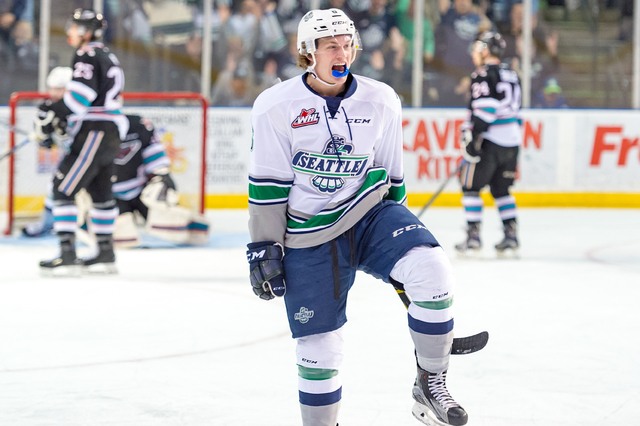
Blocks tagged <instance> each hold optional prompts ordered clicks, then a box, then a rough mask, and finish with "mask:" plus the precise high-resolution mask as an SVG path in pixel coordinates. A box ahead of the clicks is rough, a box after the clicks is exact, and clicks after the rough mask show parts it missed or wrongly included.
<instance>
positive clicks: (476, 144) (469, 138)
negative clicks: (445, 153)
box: [460, 129, 482, 164]
mask: <svg viewBox="0 0 640 426" xmlns="http://www.w3.org/2000/svg"><path fill="white" fill-rule="evenodd" d="M460 139H461V140H460V146H461V148H462V158H464V159H465V160H466V161H467V162H468V163H472V164H474V163H477V162H479V161H480V155H481V154H482V136H480V135H478V136H476V137H475V138H474V137H473V133H472V132H471V130H469V129H466V130H463V131H462V133H461V138H460Z"/></svg>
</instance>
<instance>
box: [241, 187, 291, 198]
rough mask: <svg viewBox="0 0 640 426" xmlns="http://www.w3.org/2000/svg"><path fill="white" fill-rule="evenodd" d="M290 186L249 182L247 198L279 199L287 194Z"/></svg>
mask: <svg viewBox="0 0 640 426" xmlns="http://www.w3.org/2000/svg"><path fill="white" fill-rule="evenodd" d="M290 189H291V187H288V186H287V187H283V186H270V185H266V186H265V185H253V184H251V183H250V184H249V198H250V199H252V200H259V201H269V200H280V199H283V198H287V197H288V196H289V190H290Z"/></svg>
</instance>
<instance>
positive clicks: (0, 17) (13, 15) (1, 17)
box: [0, 0, 33, 45]
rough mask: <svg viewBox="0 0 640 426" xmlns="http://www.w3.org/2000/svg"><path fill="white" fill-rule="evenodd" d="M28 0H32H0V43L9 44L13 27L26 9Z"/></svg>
mask: <svg viewBox="0 0 640 426" xmlns="http://www.w3.org/2000/svg"><path fill="white" fill-rule="evenodd" d="M28 1H33V0H0V43H3V44H5V45H10V44H11V37H12V34H11V33H12V31H13V27H14V26H15V25H16V23H17V22H18V21H19V18H20V17H21V16H22V15H23V13H24V12H25V11H26V10H27V6H28ZM32 4H33V3H32ZM32 10H33V9H32Z"/></svg>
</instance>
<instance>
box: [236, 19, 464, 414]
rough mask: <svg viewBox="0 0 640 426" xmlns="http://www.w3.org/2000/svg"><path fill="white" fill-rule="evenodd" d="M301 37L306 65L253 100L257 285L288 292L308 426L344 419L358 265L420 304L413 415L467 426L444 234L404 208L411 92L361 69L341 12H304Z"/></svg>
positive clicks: (262, 293) (253, 275) (415, 306)
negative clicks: (345, 361) (456, 387)
mask: <svg viewBox="0 0 640 426" xmlns="http://www.w3.org/2000/svg"><path fill="white" fill-rule="evenodd" d="M297 47H298V52H299V57H298V65H300V66H301V67H302V68H303V69H305V70H306V72H305V73H304V74H303V75H302V76H300V77H296V78H292V79H290V80H287V81H284V82H282V83H279V84H277V85H275V86H273V87H271V88H269V89H267V90H265V91H264V92H263V93H262V94H261V95H260V96H259V97H258V99H257V100H256V102H255V104H254V106H253V110H252V126H253V141H252V144H251V154H250V163H249V215H250V218H249V231H250V236H251V241H252V242H251V243H250V244H248V251H247V259H248V261H249V264H250V282H251V285H252V287H253V291H254V293H255V294H256V295H257V296H259V297H260V298H261V299H264V300H270V299H273V298H274V297H284V302H285V304H286V311H287V318H288V321H289V327H290V329H291V332H292V336H293V338H294V339H295V340H296V347H297V351H296V352H297V364H298V391H299V392H298V395H299V402H300V409H301V415H302V424H303V425H304V426H335V425H336V424H337V421H338V412H339V405H340V401H341V398H342V385H341V376H340V374H339V369H340V365H341V361H342V356H343V341H342V340H343V335H342V327H343V325H344V324H345V323H346V314H345V309H346V302H347V295H348V292H349V289H350V288H351V286H352V285H353V284H354V281H355V276H356V271H358V270H361V271H364V272H366V273H368V274H371V275H372V276H374V277H377V278H379V279H381V280H383V281H385V282H395V283H400V284H396V285H402V286H403V287H404V289H405V291H406V293H407V294H408V295H409V296H410V298H411V299H412V300H413V302H412V303H411V304H410V306H409V310H408V325H409V333H410V335H411V337H412V339H413V343H414V346H415V347H414V348H413V349H415V355H416V360H417V378H416V380H415V385H414V388H413V398H414V399H415V403H414V408H413V413H414V415H415V416H416V418H418V419H419V420H420V421H422V422H423V423H425V424H432V422H431V420H429V419H430V418H433V419H436V420H434V422H437V424H445V425H464V424H466V423H467V413H466V412H465V410H464V409H463V408H462V407H461V406H460V405H459V404H458V403H457V402H456V401H455V400H454V399H453V398H452V397H451V395H450V394H449V392H448V390H447V387H446V376H447V369H448V367H449V356H450V351H451V347H452V341H453V312H452V302H453V281H454V278H453V274H452V270H451V265H450V262H449V260H448V258H447V256H446V254H445V253H444V251H443V249H442V248H441V247H440V245H439V244H438V242H437V240H436V239H435V237H434V236H433V235H432V234H431V233H430V232H429V231H428V230H427V228H426V227H425V225H424V224H422V223H421V222H420V220H419V219H418V218H416V216H415V215H414V214H413V213H411V211H410V210H409V209H407V208H406V206H405V203H406V193H405V185H404V177H403V173H404V171H403V163H402V155H403V152H402V109H401V104H400V100H399V98H398V96H397V95H396V93H395V92H394V91H393V89H391V88H390V87H389V86H387V85H385V84H383V83H380V82H377V81H375V80H372V79H369V78H365V77H362V76H359V75H353V74H351V73H350V71H349V68H350V67H351V65H352V63H353V61H354V60H355V58H356V52H357V50H359V49H360V40H359V37H358V33H357V31H356V29H355V27H354V24H353V22H352V21H351V19H349V18H348V17H347V16H346V15H345V14H344V13H343V12H342V11H341V10H338V9H328V10H312V11H310V12H308V13H307V14H305V15H304V17H303V18H302V19H301V21H300V23H299V26H298V40H297ZM380 344H384V342H380ZM408 350H409V349H408ZM372 353H375V347H372ZM430 422H431V423H430Z"/></svg>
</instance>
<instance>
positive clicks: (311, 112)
mask: <svg viewBox="0 0 640 426" xmlns="http://www.w3.org/2000/svg"><path fill="white" fill-rule="evenodd" d="M319 122H320V114H319V113H318V112H317V111H316V109H315V108H309V109H304V108H302V111H300V114H298V116H297V117H296V118H295V119H294V120H293V121H292V122H291V127H293V128H294V129H297V128H298V127H304V126H311V125H313V124H318V123H319Z"/></svg>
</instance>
